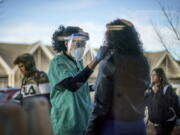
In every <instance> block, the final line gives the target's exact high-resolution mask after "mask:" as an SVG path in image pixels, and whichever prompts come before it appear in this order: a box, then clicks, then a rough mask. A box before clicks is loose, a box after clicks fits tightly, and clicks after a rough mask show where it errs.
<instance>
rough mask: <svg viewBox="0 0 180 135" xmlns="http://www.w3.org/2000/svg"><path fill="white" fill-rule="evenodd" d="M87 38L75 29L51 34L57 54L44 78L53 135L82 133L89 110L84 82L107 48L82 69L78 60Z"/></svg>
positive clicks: (87, 93) (85, 83)
mask: <svg viewBox="0 0 180 135" xmlns="http://www.w3.org/2000/svg"><path fill="white" fill-rule="evenodd" d="M88 39H89V36H88V33H85V32H84V31H83V30H82V29H81V28H79V27H72V26H69V27H66V28H65V27H64V26H60V27H59V29H58V30H57V31H55V32H54V34H53V38H52V40H53V48H54V50H55V51H57V52H58V55H57V56H54V58H53V59H52V61H51V64H50V67H49V72H48V77H49V81H50V84H51V87H52V91H51V93H50V100H51V104H52V109H51V119H52V125H53V130H54V134H55V135H84V134H85V130H86V128H87V124H88V118H89V115H90V113H91V109H92V106H91V100H90V95H89V89H88V83H87V79H88V78H89V76H90V75H91V73H92V72H93V70H94V68H95V67H96V65H97V64H98V63H99V62H100V61H101V60H102V59H103V58H104V57H105V55H106V52H107V47H105V46H103V47H101V48H100V49H99V51H98V54H97V56H96V57H95V59H94V60H92V62H91V63H90V64H89V65H87V66H86V67H85V68H84V67H83V61H82V57H83V54H84V50H85V47H86V41H87V40H88Z"/></svg>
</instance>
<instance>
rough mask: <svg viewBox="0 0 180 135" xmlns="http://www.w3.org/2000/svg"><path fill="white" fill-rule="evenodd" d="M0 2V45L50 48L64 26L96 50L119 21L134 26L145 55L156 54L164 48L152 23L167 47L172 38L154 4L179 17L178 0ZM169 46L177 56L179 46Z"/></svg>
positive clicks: (22, 0)
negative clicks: (86, 37)
mask: <svg viewBox="0 0 180 135" xmlns="http://www.w3.org/2000/svg"><path fill="white" fill-rule="evenodd" d="M0 1H2V0H0ZM3 1H4V2H3V3H2V4H0V42H8V43H34V42H36V41H41V42H42V43H43V44H46V45H51V38H52V34H53V32H54V31H55V30H56V29H57V28H58V27H59V26H60V25H64V26H79V27H81V28H83V29H84V31H87V32H88V33H89V34H90V44H91V47H93V48H98V47H99V46H101V45H102V42H103V37H104V32H105V30H106V27H105V26H106V24H107V23H109V22H111V21H113V20H115V19H117V18H123V19H127V20H129V21H131V22H132V23H133V24H134V25H135V27H136V29H137V31H138V33H139V35H140V39H141V41H142V43H143V47H144V50H145V51H160V50H163V49H164V48H163V46H162V45H161V43H160V42H159V39H158V38H157V36H156V34H155V33H154V30H153V27H152V23H153V24H155V25H156V26H157V28H158V30H159V31H160V32H161V33H162V35H163V36H164V37H165V38H166V39H171V40H168V43H169V44H171V43H172V40H173V37H172V33H171V32H170V29H169V28H168V27H167V26H168V25H167V24H166V20H165V18H164V16H163V14H162V12H161V10H160V6H159V4H158V2H157V1H160V3H162V4H163V5H165V6H166V7H167V10H169V11H170V12H171V13H172V14H173V15H177V14H180V0H3ZM178 8H179V9H178ZM177 44H178V45H177ZM173 46H174V48H175V51H178V50H179V52H180V45H179V42H178V43H174V42H173ZM177 53H178V52H177Z"/></svg>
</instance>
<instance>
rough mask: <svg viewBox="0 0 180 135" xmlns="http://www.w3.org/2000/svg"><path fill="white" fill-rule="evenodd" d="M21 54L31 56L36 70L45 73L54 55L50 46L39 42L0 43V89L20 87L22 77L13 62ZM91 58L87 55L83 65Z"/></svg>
mask: <svg viewBox="0 0 180 135" xmlns="http://www.w3.org/2000/svg"><path fill="white" fill-rule="evenodd" d="M23 53H30V54H32V55H33V56H34V58H35V62H36V66H37V68H38V69H39V70H42V71H45V72H46V73H47V72H48V68H49V64H50V61H51V59H52V58H53V56H54V55H56V52H55V51H54V50H53V48H52V46H46V45H43V44H42V43H41V42H35V43H33V44H14V43H13V44H12V43H0V88H4V87H20V86H21V80H22V77H23V76H22V74H21V73H20V71H19V69H18V67H17V66H15V65H14V64H13V62H14V60H15V58H16V57H17V56H18V55H21V54H23ZM91 58H93V56H91V53H87V55H86V56H85V61H86V62H85V64H86V63H87V62H89V61H90V59H91Z"/></svg>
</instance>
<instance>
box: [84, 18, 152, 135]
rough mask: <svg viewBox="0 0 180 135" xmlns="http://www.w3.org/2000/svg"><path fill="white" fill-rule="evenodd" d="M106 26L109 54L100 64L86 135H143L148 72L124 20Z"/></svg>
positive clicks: (133, 33) (130, 27) (131, 28)
mask: <svg viewBox="0 0 180 135" xmlns="http://www.w3.org/2000/svg"><path fill="white" fill-rule="evenodd" d="M106 26H107V30H106V33H105V42H106V44H107V46H108V49H109V50H108V52H109V53H108V55H107V56H106V57H105V59H104V60H103V61H102V62H101V65H100V69H99V74H98V78H97V81H96V93H95V105H94V109H93V112H92V114H91V117H90V120H89V125H88V128H87V132H86V135H146V127H145V123H144V120H143V119H144V111H145V102H144V92H145V90H146V89H147V88H148V86H149V84H150V72H149V64H148V62H147V60H146V58H145V57H144V55H143V49H142V44H141V42H140V40H139V37H138V33H137V32H136V30H135V28H134V25H133V24H132V23H131V22H129V21H127V20H124V19H116V20H114V21H112V22H110V23H109V24H107V25H106Z"/></svg>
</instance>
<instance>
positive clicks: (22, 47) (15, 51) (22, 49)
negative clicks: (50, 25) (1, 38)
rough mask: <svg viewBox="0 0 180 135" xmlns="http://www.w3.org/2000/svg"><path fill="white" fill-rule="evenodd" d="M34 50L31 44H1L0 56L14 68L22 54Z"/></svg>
mask: <svg viewBox="0 0 180 135" xmlns="http://www.w3.org/2000/svg"><path fill="white" fill-rule="evenodd" d="M32 48H33V45H29V44H10V43H0V56H1V57H2V58H3V59H4V60H5V61H6V63H7V64H8V65H9V66H10V67H11V68H13V67H14V64H13V61H14V59H15V58H16V57H17V56H18V55H19V54H22V53H26V52H29V50H31V49H32Z"/></svg>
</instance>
